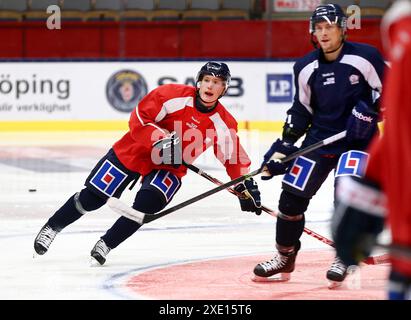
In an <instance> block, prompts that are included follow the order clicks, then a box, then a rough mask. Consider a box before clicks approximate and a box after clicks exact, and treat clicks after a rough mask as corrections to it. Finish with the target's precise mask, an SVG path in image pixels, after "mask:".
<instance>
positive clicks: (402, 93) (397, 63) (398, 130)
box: [366, 8, 411, 276]
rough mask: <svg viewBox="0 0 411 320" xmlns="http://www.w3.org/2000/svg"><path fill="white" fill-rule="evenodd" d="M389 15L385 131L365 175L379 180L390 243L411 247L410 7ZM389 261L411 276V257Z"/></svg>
mask: <svg viewBox="0 0 411 320" xmlns="http://www.w3.org/2000/svg"><path fill="white" fill-rule="evenodd" d="M410 9H411V8H410ZM404 16H405V17H404ZM390 18H393V17H392V16H391V17H386V18H385V20H384V22H385V23H389V28H388V26H387V25H386V24H385V23H384V22H383V24H382V26H383V31H385V32H387V34H386V37H385V38H383V40H385V41H386V43H387V44H388V45H389V50H388V51H389V54H390V57H389V60H390V62H391V68H390V70H389V71H388V72H387V76H386V78H385V85H384V92H383V101H382V104H383V106H384V107H385V123H384V133H383V136H382V138H381V139H378V140H375V141H374V142H373V144H372V146H371V149H370V160H369V164H368V168H367V172H366V176H367V177H369V178H371V179H372V180H374V181H378V182H379V183H380V185H381V187H382V189H383V191H384V192H385V193H386V195H387V199H388V204H387V206H388V208H387V209H388V223H389V226H390V228H391V233H392V242H393V244H398V245H404V246H408V248H410V249H411V187H410V177H411V125H410V123H411V88H410V84H411V10H410V12H409V13H408V16H407V15H405V12H400V19H398V20H396V21H392V20H391V21H387V19H390ZM384 27H385V28H384ZM392 264H393V269H395V270H398V271H399V272H401V273H403V274H407V275H409V276H411V260H409V259H408V261H407V260H406V259H399V258H397V257H393V259H392Z"/></svg>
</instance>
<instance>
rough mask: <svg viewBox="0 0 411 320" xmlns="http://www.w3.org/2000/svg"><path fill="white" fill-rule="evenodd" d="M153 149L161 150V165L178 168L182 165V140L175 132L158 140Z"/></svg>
mask: <svg viewBox="0 0 411 320" xmlns="http://www.w3.org/2000/svg"><path fill="white" fill-rule="evenodd" d="M153 147H154V148H157V149H159V150H160V154H159V156H160V158H161V159H160V163H162V164H168V165H172V166H173V167H174V168H178V167H179V166H180V165H181V164H182V146H181V139H180V137H178V136H177V134H176V133H175V132H174V131H173V132H172V133H170V134H169V135H168V136H167V137H165V138H162V139H159V140H157V141H156V142H154V143H153Z"/></svg>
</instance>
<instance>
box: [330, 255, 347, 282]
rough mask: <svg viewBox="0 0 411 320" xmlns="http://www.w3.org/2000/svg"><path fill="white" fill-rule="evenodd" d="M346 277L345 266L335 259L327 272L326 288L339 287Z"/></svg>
mask: <svg viewBox="0 0 411 320" xmlns="http://www.w3.org/2000/svg"><path fill="white" fill-rule="evenodd" d="M346 276H347V266H346V265H345V264H344V263H343V262H342V261H341V260H340V258H339V257H335V259H334V262H333V263H332V265H331V267H330V269H329V270H328V271H327V279H328V288H329V289H334V288H337V287H340V286H341V285H342V283H343V281H344V279H345V277H346Z"/></svg>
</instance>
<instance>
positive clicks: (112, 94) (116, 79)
mask: <svg viewBox="0 0 411 320" xmlns="http://www.w3.org/2000/svg"><path fill="white" fill-rule="evenodd" d="M146 94H147V83H146V81H145V80H144V78H143V76H142V75H141V74H139V73H138V72H135V71H133V70H121V71H118V72H116V73H115V74H113V75H112V76H111V77H110V79H108V81H107V85H106V96H107V100H108V101H109V102H110V105H111V106H112V107H113V108H114V109H116V110H118V111H121V112H127V113H129V112H131V111H132V110H133V109H134V108H135V107H136V105H137V104H138V103H139V102H140V100H141V99H143V98H144V96H145V95H146Z"/></svg>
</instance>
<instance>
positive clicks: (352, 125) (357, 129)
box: [346, 100, 378, 150]
mask: <svg viewBox="0 0 411 320" xmlns="http://www.w3.org/2000/svg"><path fill="white" fill-rule="evenodd" d="M377 124H378V113H377V112H375V111H373V110H372V109H371V108H370V107H369V106H368V105H367V104H366V103H365V102H363V101H361V100H360V101H359V102H358V103H357V105H356V106H355V107H354V108H353V109H352V113H351V115H350V117H349V118H348V121H347V128H346V130H347V135H346V140H347V142H348V143H349V144H350V145H351V147H352V148H354V149H360V150H364V149H365V148H366V147H367V146H368V144H369V143H370V141H371V139H372V137H373V136H374V134H375V133H376V132H377V128H378V127H377Z"/></svg>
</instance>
